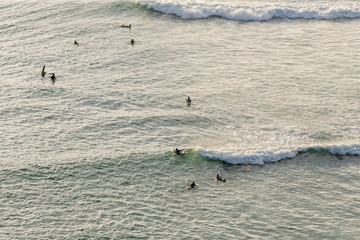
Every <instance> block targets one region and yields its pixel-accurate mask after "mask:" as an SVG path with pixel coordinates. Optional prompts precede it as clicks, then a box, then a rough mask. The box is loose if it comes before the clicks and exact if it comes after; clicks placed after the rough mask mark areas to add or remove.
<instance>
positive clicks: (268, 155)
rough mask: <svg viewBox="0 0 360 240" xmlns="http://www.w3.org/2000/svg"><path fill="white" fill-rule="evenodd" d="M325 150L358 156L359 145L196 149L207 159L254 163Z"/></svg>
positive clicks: (359, 152)
mask: <svg viewBox="0 0 360 240" xmlns="http://www.w3.org/2000/svg"><path fill="white" fill-rule="evenodd" d="M312 150H314V151H317V152H320V151H327V152H329V153H330V154H333V155H342V156H344V155H354V156H360V145H351V146H335V145H333V146H324V147H321V146H315V147H308V148H298V149H296V150H287V151H286V150H285V151H262V152H261V151H257V152H256V153H246V152H245V153H233V152H230V151H221V150H220V151H213V150H198V153H199V154H200V155H201V156H203V157H205V158H209V159H213V160H220V161H224V162H227V163H229V164H254V165H264V164H265V163H274V162H278V161H281V160H285V159H291V158H295V157H296V156H297V155H298V154H299V153H303V152H308V151H312Z"/></svg>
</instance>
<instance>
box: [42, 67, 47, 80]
mask: <svg viewBox="0 0 360 240" xmlns="http://www.w3.org/2000/svg"><path fill="white" fill-rule="evenodd" d="M45 74H46V72H45V66H43V68H42V71H41V76H43V77H45Z"/></svg>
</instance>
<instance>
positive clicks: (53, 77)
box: [50, 73, 56, 82]
mask: <svg viewBox="0 0 360 240" xmlns="http://www.w3.org/2000/svg"><path fill="white" fill-rule="evenodd" d="M50 78H51V80H53V82H54V81H55V79H56V77H55V73H53V75H52V76H51V77H50Z"/></svg>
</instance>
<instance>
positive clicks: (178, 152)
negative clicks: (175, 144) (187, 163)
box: [173, 148, 185, 157]
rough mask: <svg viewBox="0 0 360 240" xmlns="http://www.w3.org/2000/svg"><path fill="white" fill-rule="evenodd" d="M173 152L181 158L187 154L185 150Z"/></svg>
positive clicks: (176, 149)
mask: <svg viewBox="0 0 360 240" xmlns="http://www.w3.org/2000/svg"><path fill="white" fill-rule="evenodd" d="M173 151H174V153H176V154H177V155H179V156H181V157H182V156H184V155H185V152H184V150H183V149H178V148H175V149H174V150H173Z"/></svg>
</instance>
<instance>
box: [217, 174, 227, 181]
mask: <svg viewBox="0 0 360 240" xmlns="http://www.w3.org/2000/svg"><path fill="white" fill-rule="evenodd" d="M216 180H217V181H222V182H226V179H222V178H221V177H220V175H219V174H217V175H216Z"/></svg>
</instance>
